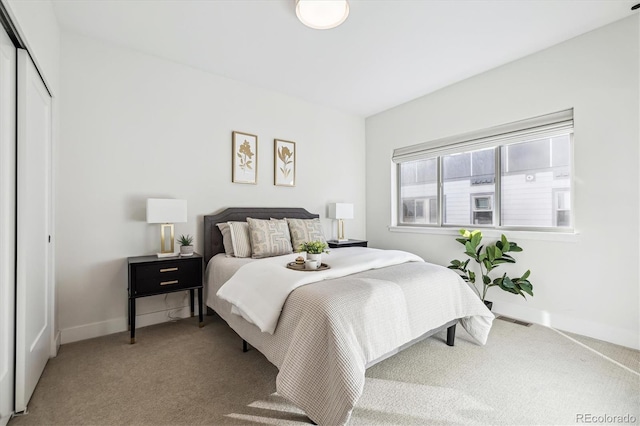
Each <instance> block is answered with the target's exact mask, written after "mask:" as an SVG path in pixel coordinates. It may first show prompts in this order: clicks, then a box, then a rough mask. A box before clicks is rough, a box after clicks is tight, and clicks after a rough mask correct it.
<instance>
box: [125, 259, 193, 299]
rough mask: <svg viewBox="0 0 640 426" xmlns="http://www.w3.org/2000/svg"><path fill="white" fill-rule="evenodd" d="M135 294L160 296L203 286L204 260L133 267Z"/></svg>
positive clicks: (132, 275) (156, 263)
mask: <svg viewBox="0 0 640 426" xmlns="http://www.w3.org/2000/svg"><path fill="white" fill-rule="evenodd" d="M131 278H132V283H133V284H134V285H133V288H132V290H133V294H134V295H135V296H142V295H145V294H160V293H168V292H172V291H177V290H180V289H182V288H193V287H198V286H201V285H202V260H201V259H199V258H198V259H193V261H190V260H179V261H173V262H172V261H166V262H155V263H151V264H139V265H133V267H132V268H131Z"/></svg>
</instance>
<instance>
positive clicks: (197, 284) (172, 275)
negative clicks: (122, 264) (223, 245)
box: [127, 253, 204, 343]
mask: <svg viewBox="0 0 640 426" xmlns="http://www.w3.org/2000/svg"><path fill="white" fill-rule="evenodd" d="M127 261H128V263H129V288H128V290H129V329H130V330H131V343H135V342H136V299H137V298H138V297H147V296H154V295H157V294H166V293H173V292H176V291H184V290H189V293H190V294H191V316H193V315H194V300H193V299H194V294H193V293H194V290H198V305H199V306H198V317H199V319H200V327H202V326H203V325H204V323H203V322H202V256H201V255H199V254H197V253H194V254H193V255H192V256H185V257H178V256H176V257H164V258H158V257H157V256H155V255H154V256H136V257H129V258H128V259H127Z"/></svg>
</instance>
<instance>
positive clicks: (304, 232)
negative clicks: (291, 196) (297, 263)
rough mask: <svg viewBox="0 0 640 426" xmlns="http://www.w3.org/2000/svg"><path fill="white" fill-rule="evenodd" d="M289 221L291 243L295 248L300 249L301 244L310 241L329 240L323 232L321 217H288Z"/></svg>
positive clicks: (324, 241)
mask: <svg viewBox="0 0 640 426" xmlns="http://www.w3.org/2000/svg"><path fill="white" fill-rule="evenodd" d="M287 223H288V224H289V232H290V233H291V243H292V245H293V249H294V250H298V248H299V247H300V244H302V243H308V242H310V241H322V242H323V243H326V242H327V240H326V239H325V238H324V233H323V232H322V223H320V219H317V218H316V219H287Z"/></svg>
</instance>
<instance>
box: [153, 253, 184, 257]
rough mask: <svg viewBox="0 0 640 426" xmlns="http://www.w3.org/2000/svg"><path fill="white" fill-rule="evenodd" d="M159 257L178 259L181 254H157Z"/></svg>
mask: <svg viewBox="0 0 640 426" xmlns="http://www.w3.org/2000/svg"><path fill="white" fill-rule="evenodd" d="M156 255H157V256H158V257H178V256H179V255H180V253H156Z"/></svg>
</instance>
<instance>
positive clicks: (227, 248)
mask: <svg viewBox="0 0 640 426" xmlns="http://www.w3.org/2000/svg"><path fill="white" fill-rule="evenodd" d="M216 226H217V227H218V229H220V232H221V233H222V245H223V246H224V252H225V254H226V255H227V256H229V257H233V241H231V230H230V229H229V224H228V223H224V222H223V223H216Z"/></svg>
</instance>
